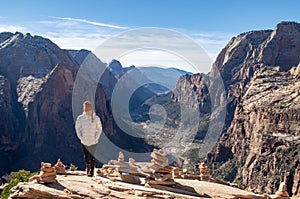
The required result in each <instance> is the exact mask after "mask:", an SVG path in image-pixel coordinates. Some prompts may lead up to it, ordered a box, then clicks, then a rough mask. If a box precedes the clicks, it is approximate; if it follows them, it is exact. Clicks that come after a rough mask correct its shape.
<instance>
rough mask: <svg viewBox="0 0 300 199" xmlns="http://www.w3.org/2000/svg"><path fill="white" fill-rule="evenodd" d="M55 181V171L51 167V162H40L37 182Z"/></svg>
mask: <svg viewBox="0 0 300 199" xmlns="http://www.w3.org/2000/svg"><path fill="white" fill-rule="evenodd" d="M53 182H56V171H55V168H54V167H51V163H44V162H42V163H41V172H40V180H39V183H45V184H46V183H53Z"/></svg>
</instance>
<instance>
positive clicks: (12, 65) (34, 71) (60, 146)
mask: <svg viewBox="0 0 300 199" xmlns="http://www.w3.org/2000/svg"><path fill="white" fill-rule="evenodd" d="M0 41H1V42H0V57H1V59H0V83H1V86H0V100H1V101H0V113H2V114H3V115H5V117H2V119H0V129H1V131H0V143H1V147H0V153H1V156H0V159H1V161H0V174H4V173H5V172H10V171H12V170H18V169H19V168H25V169H28V170H38V168H39V165H38V164H36V163H35V162H42V161H44V160H47V161H51V162H53V161H54V160H57V158H58V157H61V158H63V159H64V160H65V163H66V164H70V163H73V164H74V163H75V164H76V165H77V166H79V167H81V168H82V167H83V165H84V159H83V154H82V150H81V146H80V142H79V140H78V138H77V136H76V133H75V129H74V118H73V112H72V97H73V88H74V82H75V78H76V77H77V72H78V70H79V68H80V64H82V63H79V62H84V61H86V63H85V64H86V65H88V66H89V67H90V68H89V69H90V70H91V71H89V73H84V74H81V75H83V77H79V78H84V79H83V81H85V82H86V83H87V84H86V85H87V86H93V87H95V93H94V94H93V96H92V97H91V98H90V100H93V99H94V98H95V109H96V113H97V114H98V115H99V116H100V118H101V121H102V125H103V130H104V132H105V133H106V135H107V136H108V137H109V139H111V140H112V142H114V143H115V144H116V145H118V146H120V147H121V148H124V149H126V148H132V147H134V146H137V147H134V148H137V150H144V148H143V147H144V146H145V145H146V144H145V142H144V141H143V140H142V139H138V138H137V139H135V138H133V137H132V136H129V135H127V134H126V133H124V132H123V131H122V130H121V129H119V128H118V127H117V125H116V124H115V122H114V120H113V117H112V115H111V107H110V101H109V100H110V97H111V93H112V91H113V88H114V86H115V84H116V81H117V79H116V78H115V77H114V76H113V75H112V74H111V72H110V71H109V70H105V69H106V65H105V64H104V63H102V62H101V61H100V60H99V59H98V58H97V57H96V56H95V55H93V54H92V53H90V54H89V51H85V50H82V51H71V52H70V51H67V50H62V49H60V48H59V47H58V46H57V45H56V44H54V43H52V42H51V41H50V40H48V39H45V38H42V37H39V36H32V35H30V34H25V35H24V34H22V33H18V32H17V33H15V34H13V33H1V34H0ZM72 56H74V57H72ZM86 56H88V57H89V59H88V60H86V59H85V58H86ZM103 69H104V70H105V71H104V73H103V75H102V77H101V79H100V81H99V80H96V79H94V78H95V77H96V76H95V74H98V73H99V72H103V71H99V70H103ZM79 76H80V75H79ZM98 81H99V82H98ZM86 85H85V86H86ZM89 91H90V90H89V89H87V87H83V86H81V87H80V86H79V90H78V92H79V93H77V94H78V95H76V97H79V98H80V99H81V100H82V102H83V101H84V100H86V99H87V97H89V96H91V93H87V92H89ZM80 110H82V107H81V104H80ZM78 114H81V112H78V113H77V112H76V113H74V115H75V117H76V116H77V115H78ZM139 146H140V147H139ZM141 148H143V149H141Z"/></svg>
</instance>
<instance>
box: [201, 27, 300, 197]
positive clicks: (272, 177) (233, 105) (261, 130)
mask: <svg viewBox="0 0 300 199" xmlns="http://www.w3.org/2000/svg"><path fill="white" fill-rule="evenodd" d="M299 48H300V24H298V23H293V22H282V23H280V24H278V25H277V26H276V28H275V30H273V31H258V32H249V33H244V34H241V35H239V36H237V37H235V38H233V39H232V40H231V41H230V42H229V43H228V45H227V46H226V47H225V48H224V49H223V50H222V52H221V53H220V55H219V56H218V58H217V60H216V62H215V66H216V67H217V68H218V69H219V70H220V73H221V76H222V77H223V79H224V82H225V87H226V93H227V100H228V101H227V103H228V105H227V115H228V117H229V118H230V119H228V120H227V121H226V123H227V124H226V125H227V126H229V128H228V129H227V130H226V133H224V134H223V135H222V136H221V138H220V141H219V143H218V144H217V146H216V148H215V149H214V150H213V151H212V152H211V153H209V154H208V155H207V159H208V162H210V163H211V164H212V166H213V168H214V169H213V171H214V174H215V175H216V176H218V175H219V176H221V177H225V178H226V179H227V180H235V181H236V182H238V183H240V184H242V185H244V186H246V187H249V188H251V189H253V190H256V191H257V192H264V191H266V192H273V193H274V191H275V190H276V188H277V187H278V186H279V183H280V181H283V180H285V181H286V183H287V186H288V191H289V193H290V195H292V194H294V195H297V194H298V195H299V170H300V166H299V148H300V145H299V143H300V134H299V129H300V124H299V118H300V110H299V99H300V93H299V91H298V90H299V82H300V81H299V73H298V70H297V69H298V67H297V65H298V63H299V61H300V56H299V50H300V49H299ZM293 67H294V68H293ZM212 73H213V71H212ZM220 100H222V99H220Z"/></svg>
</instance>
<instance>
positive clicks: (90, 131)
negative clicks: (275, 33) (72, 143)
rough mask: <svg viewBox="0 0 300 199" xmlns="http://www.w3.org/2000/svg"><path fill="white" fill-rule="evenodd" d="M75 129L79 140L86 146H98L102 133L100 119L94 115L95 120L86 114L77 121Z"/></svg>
mask: <svg viewBox="0 0 300 199" xmlns="http://www.w3.org/2000/svg"><path fill="white" fill-rule="evenodd" d="M75 129H76V133H77V136H78V138H79V139H80V141H81V143H82V144H83V145H85V146H91V145H94V144H97V143H98V141H99V138H100V135H101V132H102V124H101V121H100V118H99V117H98V116H97V115H96V114H95V113H93V119H92V117H91V116H89V115H87V114H86V113H85V112H83V114H81V115H79V116H78V117H77V120H76V124H75Z"/></svg>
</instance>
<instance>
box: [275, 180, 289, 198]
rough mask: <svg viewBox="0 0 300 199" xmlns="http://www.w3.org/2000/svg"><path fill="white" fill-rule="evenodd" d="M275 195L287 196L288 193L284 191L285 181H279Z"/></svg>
mask: <svg viewBox="0 0 300 199" xmlns="http://www.w3.org/2000/svg"><path fill="white" fill-rule="evenodd" d="M275 195H277V196H280V197H287V198H288V197H289V193H288V192H287V191H286V184H285V182H282V183H280V185H279V189H278V191H276V193H275Z"/></svg>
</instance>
